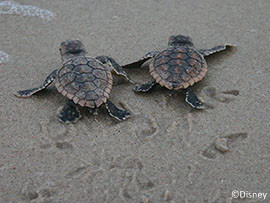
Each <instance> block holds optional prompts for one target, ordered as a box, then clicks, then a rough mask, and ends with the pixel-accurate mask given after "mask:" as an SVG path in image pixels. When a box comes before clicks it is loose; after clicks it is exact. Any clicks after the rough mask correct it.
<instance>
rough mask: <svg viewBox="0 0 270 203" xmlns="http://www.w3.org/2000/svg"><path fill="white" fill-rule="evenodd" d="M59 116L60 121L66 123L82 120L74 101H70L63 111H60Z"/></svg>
mask: <svg viewBox="0 0 270 203" xmlns="http://www.w3.org/2000/svg"><path fill="white" fill-rule="evenodd" d="M57 114H58V118H59V120H60V121H61V122H64V123H75V122H76V121H77V120H79V119H80V118H81V113H80V111H79V109H78V107H77V106H76V104H75V103H74V102H73V101H72V100H69V101H68V102H67V103H66V104H65V105H64V106H63V107H62V108H61V109H59V110H58V112H57Z"/></svg>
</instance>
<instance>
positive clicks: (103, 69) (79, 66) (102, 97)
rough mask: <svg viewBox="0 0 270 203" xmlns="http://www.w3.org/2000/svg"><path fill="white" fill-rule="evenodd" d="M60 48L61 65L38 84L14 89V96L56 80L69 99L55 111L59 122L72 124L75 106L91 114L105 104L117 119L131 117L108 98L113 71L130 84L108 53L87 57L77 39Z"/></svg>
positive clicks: (58, 88)
mask: <svg viewBox="0 0 270 203" xmlns="http://www.w3.org/2000/svg"><path fill="white" fill-rule="evenodd" d="M59 50H60V53H61V57H62V61H63V66H62V68H60V69H57V70H54V71H53V72H52V73H51V74H50V75H49V76H48V77H47V78H46V79H45V81H44V82H43V84H42V85H40V86H39V87H36V88H32V89H27V90H22V91H18V92H16V93H15V95H16V96H17V97H30V96H31V95H33V94H35V93H37V92H39V91H41V90H43V89H45V88H46V87H47V86H48V85H50V84H51V83H52V82H53V81H54V80H55V86H56V88H57V90H58V92H60V93H61V94H62V95H64V96H65V97H67V98H68V99H69V100H68V102H67V103H66V104H65V105H64V107H63V108H62V109H61V110H59V112H58V117H59V119H60V121H62V122H65V123H69V122H71V123H74V122H76V121H77V120H78V119H79V118H80V117H81V114H80V112H79V109H78V105H80V106H82V107H87V108H88V110H89V112H90V113H94V112H95V110H96V108H98V107H99V106H101V105H102V104H105V106H106V108H107V110H108V112H109V114H110V115H111V116H112V117H114V118H116V119H117V120H119V121H122V120H125V119H126V118H128V117H130V115H131V114H130V113H129V112H128V111H125V110H122V109H119V108H117V107H116V106H115V105H114V104H113V103H112V102H111V101H109V100H108V98H109V95H110V92H111V89H112V85H113V78H112V73H111V71H112V70H113V71H114V72H115V73H116V74H118V75H122V76H124V77H125V78H126V79H127V80H128V81H130V82H132V83H133V81H131V80H130V79H129V78H128V76H127V75H126V73H125V72H124V71H123V69H122V67H121V66H120V65H119V64H117V63H116V62H115V60H114V59H112V58H111V57H109V56H98V57H96V58H92V57H89V56H86V54H87V52H86V50H85V48H84V45H83V44H82V42H81V41H79V40H67V41H64V42H62V43H61V45H60V49H59Z"/></svg>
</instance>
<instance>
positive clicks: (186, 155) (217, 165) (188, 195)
mask: <svg viewBox="0 0 270 203" xmlns="http://www.w3.org/2000/svg"><path fill="white" fill-rule="evenodd" d="M16 3H18V4H23V5H28V6H30V5H31V6H35V7H23V8H18V9H17V11H14V10H13V11H12V12H11V13H12V14H2V15H0V25H1V26H0V33H1V42H0V45H1V47H0V50H1V57H4V58H3V60H2V61H1V65H0V73H1V74H0V84H1V91H0V101H1V103H0V202H1V203H2V202H117V203H118V202H166V201H167V202H220V203H223V202H270V177H269V174H270V155H269V154H270V137H269V132H270V126H269V120H270V106H269V99H270V96H269V95H270V92H269V91H270V83H269V80H270V74H269V73H270V71H269V70H270V37H269V32H270V21H269V19H270V12H269V11H270V3H269V0H260V1H254V0H237V1H236V0H227V1H224V0H193V1H190V0H178V1H177V0H169V1H165V0H163V1H162V0H136V1H126V0H117V1H110V0H102V1H98V0H95V1H94V0H88V1H87V0H80V1H64V0H58V1H52V0H48V1H41V0H35V1H34V0H26V1H16ZM0 8H1V7H0ZM9 8H10V7H8V5H5V7H2V8H1V9H2V11H6V10H8V9H9ZM37 8H41V9H45V10H47V11H50V12H52V14H50V13H49V14H48V12H47V13H46V12H45V14H44V12H43V14H44V15H47V17H48V16H49V18H51V19H50V20H48V18H46V16H45V18H41V17H42V16H41V15H39V13H38V12H39V11H38V10H37ZM20 9H21V10H20ZM22 9H24V11H22ZM25 9H26V11H25ZM27 9H28V10H27ZM16 12H17V14H16ZM27 12H28V13H29V12H30V13H31V12H32V13H34V14H33V16H27V15H28V14H27ZM35 12H36V13H35ZM41 13H42V12H41ZM53 14H54V15H55V16H54V15H53ZM23 15H26V16H23ZM43 17H44V16H43ZM175 34H185V35H189V36H191V37H192V38H193V41H194V44H195V45H196V47H198V48H211V47H213V46H215V45H219V44H224V43H231V44H234V45H236V46H237V48H236V49H234V50H233V51H230V52H223V53H220V54H216V55H215V56H214V57H209V58H208V59H207V62H208V65H209V71H208V73H207V76H206V77H205V78H204V80H203V81H201V82H200V83H198V84H196V85H195V86H194V90H195V91H196V92H197V94H198V95H199V96H200V97H201V98H202V99H203V100H204V101H205V103H206V104H208V106H209V108H208V109H206V110H204V111H197V110H193V109H191V108H190V107H189V106H188V105H187V104H186V103H185V102H184V95H183V93H181V92H179V93H177V94H173V95H172V96H169V94H168V91H167V90H165V89H163V88H159V87H157V88H155V89H154V90H153V91H151V92H150V93H148V94H135V93H134V92H133V91H132V87H133V86H132V85H131V84H128V83H126V82H125V81H123V80H118V82H117V83H116V85H115V87H114V89H113V91H112V95H111V100H112V101H114V102H115V103H116V104H118V105H119V103H121V104H122V106H124V107H125V108H127V109H128V110H130V111H131V112H132V113H133V117H132V118H130V119H128V120H127V121H125V122H121V123H118V122H115V121H114V120H113V118H111V117H109V116H108V114H107V113H106V111H105V110H101V111H100V113H99V115H97V116H93V115H89V114H87V113H86V112H85V111H84V112H83V118H82V119H81V120H80V121H79V122H78V123H76V124H75V125H63V124H61V123H59V122H58V121H57V119H56V111H57V109H58V108H59V107H60V106H62V105H63V104H64V103H65V101H66V98H64V97H63V96H61V95H60V94H58V93H57V91H56V89H55V87H53V86H50V87H49V88H48V89H47V90H46V91H44V92H42V93H40V94H38V95H35V96H32V97H31V98H28V99H19V98H16V97H15V96H14V95H13V94H12V93H13V92H14V91H16V90H20V89H25V88H30V87H34V86H36V85H39V84H40V83H41V82H42V81H43V80H44V79H45V77H46V76H47V75H48V74H49V73H50V72H51V71H52V70H54V69H55V68H58V67H61V60H60V55H59V51H58V48H59V44H60V42H61V41H64V40H66V39H70V38H71V39H74V38H75V39H80V40H81V41H82V42H83V43H84V44H85V46H86V47H87V49H88V51H89V55H91V56H97V55H110V56H112V57H114V58H115V59H116V60H117V61H118V62H119V63H121V64H125V63H128V62H131V61H134V60H136V59H138V58H140V57H141V56H142V55H144V54H145V53H146V52H148V51H151V50H161V49H163V48H165V47H166V46H167V39H168V37H169V36H170V35H175ZM5 54H8V56H9V57H7V55H5ZM128 74H129V75H130V77H131V78H133V79H134V80H137V81H139V82H144V81H147V80H150V76H148V74H147V69H143V70H139V69H136V70H128ZM233 190H243V191H249V192H264V193H268V196H267V197H266V199H265V200H262V199H259V198H256V199H250V198H245V199H243V200H240V199H239V198H238V199H232V198H231V193H232V191H233Z"/></svg>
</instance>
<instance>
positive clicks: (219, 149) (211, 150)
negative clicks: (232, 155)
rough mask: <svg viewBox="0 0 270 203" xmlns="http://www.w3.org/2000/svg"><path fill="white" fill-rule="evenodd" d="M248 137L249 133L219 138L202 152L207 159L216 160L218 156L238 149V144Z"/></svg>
mask: <svg viewBox="0 0 270 203" xmlns="http://www.w3.org/2000/svg"><path fill="white" fill-rule="evenodd" d="M247 137H248V134H247V133H236V134H230V135H226V136H221V137H217V138H216V139H215V141H214V142H213V143H212V144H210V145H209V146H208V147H207V148H206V149H205V150H204V151H203V152H202V156H203V157H205V158H207V159H215V158H216V157H217V155H218V154H224V153H226V152H229V151H231V150H232V149H233V148H235V147H237V144H238V143H239V142H241V141H243V140H244V139H246V138H247Z"/></svg>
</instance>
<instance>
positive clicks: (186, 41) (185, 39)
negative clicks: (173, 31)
mask: <svg viewBox="0 0 270 203" xmlns="http://www.w3.org/2000/svg"><path fill="white" fill-rule="evenodd" d="M168 45H169V46H193V43H192V39H191V38H190V37H189V36H184V35H175V36H174V35H173V36H170V38H169V42H168Z"/></svg>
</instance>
